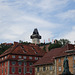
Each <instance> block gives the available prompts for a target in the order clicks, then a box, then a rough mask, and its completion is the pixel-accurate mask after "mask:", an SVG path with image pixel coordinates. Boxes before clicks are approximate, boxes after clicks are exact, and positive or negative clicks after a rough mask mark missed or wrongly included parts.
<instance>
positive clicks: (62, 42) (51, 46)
mask: <svg viewBox="0 0 75 75" xmlns="http://www.w3.org/2000/svg"><path fill="white" fill-rule="evenodd" d="M66 44H70V41H69V40H68V39H60V40H54V42H53V43H52V42H50V43H41V44H40V45H39V46H44V47H43V49H44V50H45V51H46V45H49V47H48V50H49V51H50V50H51V49H54V48H59V47H62V46H65V45H66Z"/></svg>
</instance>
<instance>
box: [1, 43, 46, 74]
mask: <svg viewBox="0 0 75 75" xmlns="http://www.w3.org/2000/svg"><path fill="white" fill-rule="evenodd" d="M44 54H45V52H44V51H43V50H42V49H41V48H39V47H38V46H37V45H33V44H30V45H24V44H20V43H16V42H15V43H14V45H13V46H12V47H11V48H9V49H8V50H6V51H5V52H4V53H3V54H1V55H0V75H35V69H34V67H33V66H32V65H33V64H34V63H35V62H36V61H38V60H39V59H41V57H42V56H43V55H44Z"/></svg>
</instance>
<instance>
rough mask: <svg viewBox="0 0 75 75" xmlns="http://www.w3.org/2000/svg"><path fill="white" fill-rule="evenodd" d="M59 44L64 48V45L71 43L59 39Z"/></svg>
mask: <svg viewBox="0 0 75 75" xmlns="http://www.w3.org/2000/svg"><path fill="white" fill-rule="evenodd" d="M59 42H60V43H61V44H62V45H63V46H65V45H66V44H69V43H71V42H70V41H69V40H68V39H60V40H59Z"/></svg>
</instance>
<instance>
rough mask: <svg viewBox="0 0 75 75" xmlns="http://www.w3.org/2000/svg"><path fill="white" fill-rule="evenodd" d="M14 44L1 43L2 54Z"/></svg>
mask: <svg viewBox="0 0 75 75" xmlns="http://www.w3.org/2000/svg"><path fill="white" fill-rule="evenodd" d="M12 45H13V44H11V45H5V44H0V54H2V53H3V52H4V51H5V50H7V49H8V48H10V47H11V46H12Z"/></svg>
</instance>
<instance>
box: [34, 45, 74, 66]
mask: <svg viewBox="0 0 75 75" xmlns="http://www.w3.org/2000/svg"><path fill="white" fill-rule="evenodd" d="M72 49H73V50H75V49H74V45H71V44H68V45H66V46H64V47H61V48H55V49H52V50H51V51H49V52H48V53H46V54H45V55H44V56H43V57H42V58H41V59H40V60H38V61H37V62H36V63H35V64H34V66H37V65H44V64H53V62H54V58H56V57H61V56H65V55H67V53H66V52H65V51H66V50H72Z"/></svg>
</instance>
